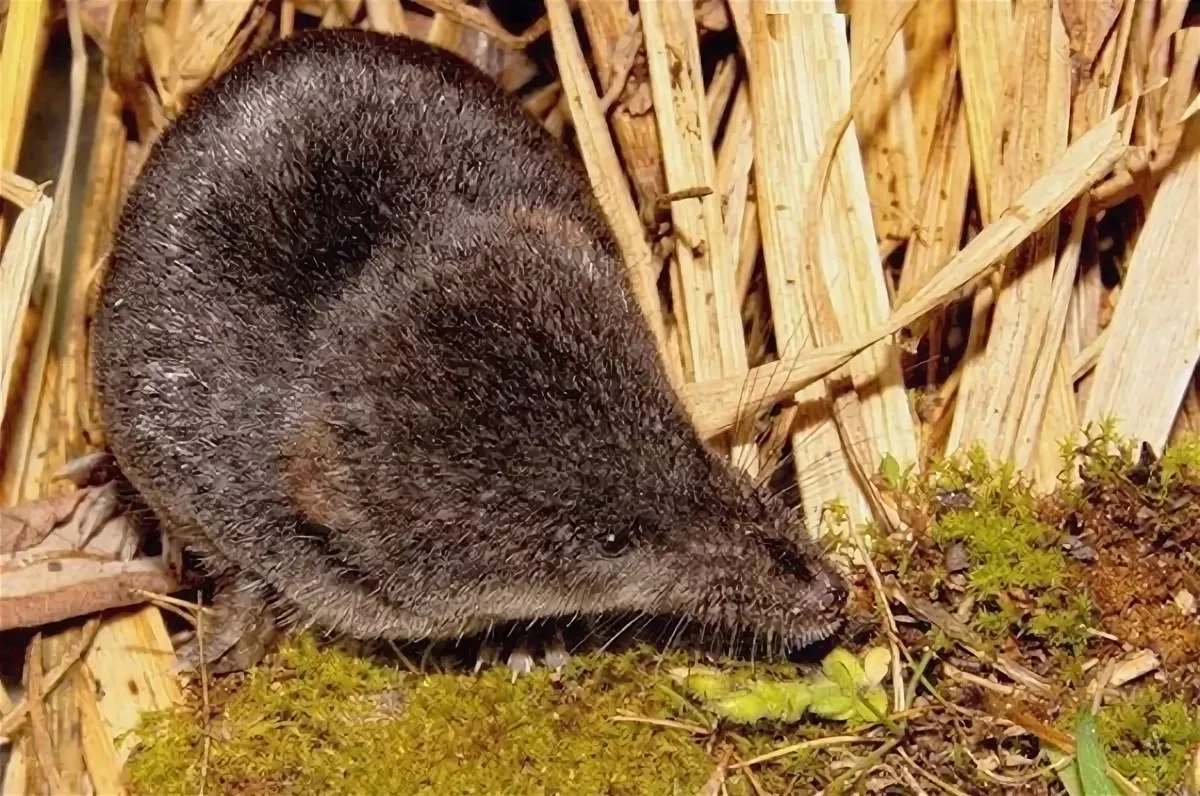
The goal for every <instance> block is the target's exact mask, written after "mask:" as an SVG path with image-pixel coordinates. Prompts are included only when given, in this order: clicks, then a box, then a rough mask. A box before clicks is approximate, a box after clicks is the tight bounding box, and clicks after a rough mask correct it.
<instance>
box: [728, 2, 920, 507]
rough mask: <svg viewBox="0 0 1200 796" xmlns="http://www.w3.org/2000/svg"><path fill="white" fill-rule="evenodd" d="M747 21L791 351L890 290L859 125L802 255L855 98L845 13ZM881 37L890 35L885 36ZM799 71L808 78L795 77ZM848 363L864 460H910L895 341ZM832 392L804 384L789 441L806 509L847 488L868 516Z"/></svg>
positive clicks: (829, 339) (773, 275)
mask: <svg viewBox="0 0 1200 796" xmlns="http://www.w3.org/2000/svg"><path fill="white" fill-rule="evenodd" d="M893 16H894V15H893ZM751 26H752V36H753V42H754V49H753V53H754V55H753V59H752V63H753V64H754V66H753V68H752V69H751V81H752V82H751V91H752V94H753V97H754V120H755V142H756V146H755V162H756V163H757V164H758V166H757V168H756V174H758V175H760V176H764V177H765V176H768V175H769V178H766V179H758V180H757V181H756V187H757V191H758V196H759V198H760V202H761V204H760V207H762V208H764V209H765V208H771V212H770V213H767V212H765V210H764V212H761V213H760V218H759V222H760V224H761V226H762V233H763V248H764V252H765V253H766V255H767V256H766V263H767V282H768V287H769V290H770V294H771V311H772V317H773V320H774V324H775V335H776V340H777V342H778V344H779V346H780V350H781V355H782V356H784V357H787V356H792V355H795V353H796V352H797V351H802V350H804V349H805V348H811V345H812V343H813V342H819V343H830V344H836V343H838V342H842V341H843V340H848V339H851V338H853V337H856V336H858V335H859V334H861V333H862V332H864V331H865V330H867V329H869V328H871V327H873V326H874V325H876V324H878V323H879V322H881V321H883V320H884V319H885V318H886V317H887V314H888V298H887V292H886V288H885V287H884V284H883V271H882V265H881V263H880V261H879V252H878V248H877V246H876V241H875V234H874V231H873V228H872V220H871V207H870V199H869V196H868V194H867V185H866V181H865V179H864V176H863V165H862V161H861V156H860V155H859V152H858V150H857V147H856V146H855V142H854V138H853V137H852V134H848V135H847V138H848V139H849V140H848V141H845V142H844V143H843V144H842V145H841V146H840V147H839V149H838V152H837V156H836V157H835V159H834V161H833V163H832V164H831V174H830V180H829V191H828V196H827V197H825V199H824V201H822V202H821V203H820V211H819V212H820V219H819V224H820V226H819V228H818V229H819V235H818V238H817V239H816V240H814V241H812V242H809V243H808V245H809V246H812V245H813V244H814V243H816V245H817V249H816V251H814V252H813V253H812V258H813V259H815V260H816V262H817V264H818V265H817V269H818V270H816V271H814V272H812V273H808V274H806V273H805V271H807V269H808V268H809V266H808V264H807V263H805V262H803V261H802V258H800V257H798V256H797V252H800V251H803V250H804V246H805V243H806V241H805V236H806V233H807V230H806V229H805V222H806V221H809V220H810V219H811V218H812V214H813V213H814V212H816V210H817V208H815V207H813V195H812V190H813V189H812V187H811V186H812V184H813V182H814V180H818V179H819V175H820V172H821V164H820V160H821V156H822V154H823V147H824V145H825V141H826V137H827V133H828V131H829V130H830V129H831V128H833V127H834V126H835V124H836V123H837V122H838V120H839V119H841V118H842V117H843V116H844V114H845V113H846V112H847V110H848V109H849V108H850V80H849V73H850V54H849V51H848V47H847V44H846V41H845V23H844V17H842V15H840V14H837V13H836V12H835V10H834V5H833V3H832V2H830V3H828V4H825V5H824V7H815V8H814V7H813V6H812V5H811V4H810V5H809V6H808V7H807V8H804V9H795V8H794V7H791V8H789V6H788V4H775V5H772V4H766V5H763V6H760V7H752V8H751ZM875 46H883V47H890V45H889V44H888V43H887V42H886V41H884V42H882V43H881V44H880V43H876V45H875ZM799 75H803V76H806V77H807V79H803V78H802V79H800V80H797V79H795V77H794V76H799ZM810 223H811V222H810ZM814 284H815V285H816V286H817V287H814ZM798 285H803V287H804V292H801V291H798V290H797V288H796V286H798ZM805 292H807V293H808V294H809V295H805ZM814 292H822V293H828V294H829V296H830V304H831V306H830V309H831V310H832V312H831V313H826V312H823V311H822V310H821V309H819V308H818V309H817V310H816V311H815V312H814V307H813V302H814V297H813V296H812V294H813V293H814ZM818 307H819V305H818ZM810 335H811V337H810ZM812 338H815V340H812ZM849 375H850V376H851V378H852V380H853V383H854V387H855V388H856V389H857V391H858V393H859V400H860V401H861V414H862V424H863V434H862V438H861V439H859V438H856V439H854V440H853V442H854V444H855V446H856V447H857V446H861V447H862V451H863V452H862V454H861V455H862V456H863V457H864V459H865V460H866V461H867V462H869V464H868V465H866V466H868V467H870V468H871V469H872V470H873V469H874V467H875V465H876V464H877V462H878V461H879V459H880V457H881V456H882V455H883V454H884V453H891V454H892V455H894V456H895V457H896V458H897V459H898V460H899V461H901V462H902V463H904V464H907V463H909V462H914V461H915V460H916V441H917V435H916V430H915V428H914V426H913V421H912V415H911V413H910V411H909V407H908V400H907V397H906V396H905V394H904V388H903V379H902V374H901V372H900V367H899V360H898V358H897V357H896V356H895V351H894V348H893V347H892V345H891V344H890V343H889V342H885V343H881V344H878V345H873V346H871V347H870V348H869V349H868V350H867V351H865V352H864V353H863V354H862V355H860V356H858V357H855V358H854V360H853V361H852V362H851V363H850V368H849ZM825 398H826V395H825V388H824V387H819V386H818V387H814V388H813V389H812V390H809V391H807V392H804V393H801V394H800V395H798V396H797V403H799V404H800V406H801V413H800V418H799V419H798V421H797V424H796V431H795V434H794V436H793V451H794V454H795V456H796V457H797V459H796V469H797V472H798V473H799V474H801V476H800V477H802V478H803V481H804V487H805V489H804V490H803V491H804V492H807V493H808V494H807V496H805V497H804V501H805V504H806V508H807V509H808V510H809V512H810V513H809V516H810V517H813V516H817V513H815V512H819V510H820V506H822V505H823V504H825V503H826V502H828V501H829V500H834V499H839V498H840V499H841V500H843V501H847V504H848V508H849V509H850V510H851V516H852V517H853V518H854V519H855V520H856V521H857V520H861V519H864V518H865V517H866V512H867V504H866V502H865V500H864V499H863V497H862V495H861V491H860V487H859V484H857V483H856V482H855V480H854V478H853V477H852V473H851V470H850V468H849V462H848V461H847V460H846V454H847V453H849V451H845V450H843V445H842V441H841V440H839V438H838V434H837V429H836V428H835V427H834V426H833V424H832V422H831V417H830V415H829V411H830V406H828V405H827V404H826V402H825ZM810 457H811V458H810Z"/></svg>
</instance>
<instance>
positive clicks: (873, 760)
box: [821, 738, 901, 796]
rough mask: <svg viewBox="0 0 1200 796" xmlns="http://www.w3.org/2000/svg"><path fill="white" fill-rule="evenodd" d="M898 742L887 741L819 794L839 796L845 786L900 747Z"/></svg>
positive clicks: (898, 739)
mask: <svg viewBox="0 0 1200 796" xmlns="http://www.w3.org/2000/svg"><path fill="white" fill-rule="evenodd" d="M900 741H901V739H900V738H893V739H892V740H890V741H888V742H887V743H885V744H884V745H883V746H881V747H879V748H878V749H876V750H875V751H874V752H872V753H871V754H869V755H867V756H866V757H864V758H863V759H862V761H861V762H859V764H858V765H856V766H855V767H854V768H852V769H850V770H849V771H847V772H846V773H844V774H842V775H841V776H839V777H838V778H837V779H835V780H834V781H833V782H830V783H829V786H828V787H826V788H825V789H824V790H823V791H821V793H823V794H826V795H827V796H841V793H842V792H843V791H844V790H845V789H846V786H847V785H848V784H849V783H851V782H853V781H855V780H857V779H858V778H859V777H861V776H862V775H863V774H865V773H867V772H868V771H870V770H871V769H872V768H874V767H875V766H877V765H879V762H880V761H881V760H883V758H885V757H887V756H888V755H889V754H890V753H891V751H892V750H893V749H895V748H896V747H897V746H899V745H900Z"/></svg>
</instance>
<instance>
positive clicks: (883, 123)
mask: <svg viewBox="0 0 1200 796" xmlns="http://www.w3.org/2000/svg"><path fill="white" fill-rule="evenodd" d="M904 5H905V0H849V15H850V18H851V19H854V20H856V21H855V24H853V25H851V26H850V63H851V64H852V66H853V67H854V69H855V70H857V69H858V68H859V65H860V64H861V63H862V61H863V59H864V58H865V57H866V56H867V54H868V53H869V52H870V51H871V48H872V47H873V46H874V45H875V42H876V40H878V39H879V38H880V37H881V36H887V35H889V34H890V33H891V31H889V30H888V24H889V22H890V20H891V18H892V17H893V16H895V14H896V11H897V10H899V9H901V8H903V7H904ZM908 73H909V64H908V55H907V53H906V51H905V47H904V37H903V36H897V37H896V38H895V39H893V40H892V43H891V44H890V45H889V46H888V50H887V56H886V58H885V59H884V62H883V65H882V67H881V68H880V69H879V71H877V72H876V73H875V75H874V76H873V77H872V78H871V81H870V82H869V83H868V84H867V86H866V90H865V91H864V93H863V96H862V97H861V98H860V99H858V100H856V102H855V107H854V130H855V132H856V133H857V136H858V141H859V144H860V146H861V148H862V170H863V173H864V175H865V176H866V181H867V196H868V198H869V201H870V206H871V212H872V217H873V218H874V221H875V235H876V236H877V237H878V239H879V241H880V243H884V242H887V241H891V242H893V243H897V242H900V241H903V240H907V239H908V237H909V235H910V234H912V230H913V223H914V220H915V217H916V214H915V210H914V207H915V205H916V202H917V194H918V192H919V191H920V189H921V166H920V155H919V147H918V143H917V132H916V126H915V119H914V115H913V104H912V97H911V95H910V94H909V88H908Z"/></svg>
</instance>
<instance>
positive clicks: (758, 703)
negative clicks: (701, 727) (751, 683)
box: [712, 691, 771, 724]
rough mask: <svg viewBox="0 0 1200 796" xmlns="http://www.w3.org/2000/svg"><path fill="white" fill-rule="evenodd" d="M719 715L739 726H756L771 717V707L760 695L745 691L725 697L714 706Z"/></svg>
mask: <svg viewBox="0 0 1200 796" xmlns="http://www.w3.org/2000/svg"><path fill="white" fill-rule="evenodd" d="M712 708H713V710H715V711H716V712H717V715H719V716H723V717H724V718H727V719H729V720H730V721H735V722H737V723H739V724H754V723H755V722H758V721H762V720H763V719H767V718H770V717H771V706H770V705H769V704H768V702H767V700H766V699H763V697H762V696H761V695H760V694H756V693H754V692H753V691H743V692H741V693H737V694H731V695H730V696H727V697H723V698H721V699H719V700H717V701H716V702H714V703H713V705H712Z"/></svg>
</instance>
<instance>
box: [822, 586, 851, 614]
mask: <svg viewBox="0 0 1200 796" xmlns="http://www.w3.org/2000/svg"><path fill="white" fill-rule="evenodd" d="M849 596H850V592H849V591H848V590H847V589H846V584H845V583H843V582H842V581H841V579H840V578H839V579H838V580H835V581H834V582H833V583H831V584H830V585H829V589H828V590H826V592H825V594H824V595H823V596H822V597H821V607H822V608H824V609H825V610H827V611H832V610H835V609H838V608H841V607H842V606H843V605H845V603H846V599H847V598H848V597H849Z"/></svg>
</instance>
